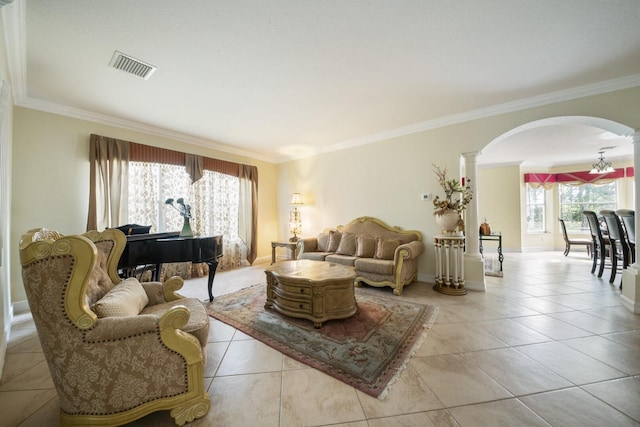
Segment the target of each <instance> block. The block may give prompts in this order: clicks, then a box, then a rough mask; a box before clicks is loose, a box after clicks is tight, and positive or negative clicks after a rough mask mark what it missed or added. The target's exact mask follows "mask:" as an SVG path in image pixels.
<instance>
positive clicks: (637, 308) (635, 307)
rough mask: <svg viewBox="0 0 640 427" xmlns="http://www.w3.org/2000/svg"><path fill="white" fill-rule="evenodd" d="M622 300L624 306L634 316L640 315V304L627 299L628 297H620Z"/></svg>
mask: <svg viewBox="0 0 640 427" xmlns="http://www.w3.org/2000/svg"><path fill="white" fill-rule="evenodd" d="M620 299H621V300H622V305H623V306H624V307H625V308H626V309H627V310H629V311H631V312H632V313H634V314H640V304H638V303H636V302H635V301H633V300H631V299H629V298H627V296H626V295H620Z"/></svg>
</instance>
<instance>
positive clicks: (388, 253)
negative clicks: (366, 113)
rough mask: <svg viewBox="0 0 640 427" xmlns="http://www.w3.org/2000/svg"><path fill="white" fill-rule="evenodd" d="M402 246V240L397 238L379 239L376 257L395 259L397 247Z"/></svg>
mask: <svg viewBox="0 0 640 427" xmlns="http://www.w3.org/2000/svg"><path fill="white" fill-rule="evenodd" d="M398 246H400V240H397V239H380V238H379V239H378V242H377V244H376V254H375V256H374V258H376V259H393V257H394V255H395V252H396V249H397V247H398Z"/></svg>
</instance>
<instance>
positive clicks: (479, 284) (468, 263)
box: [462, 151, 486, 291]
mask: <svg viewBox="0 0 640 427" xmlns="http://www.w3.org/2000/svg"><path fill="white" fill-rule="evenodd" d="M479 154H480V152H479V151H474V152H470V153H462V157H463V158H464V168H465V170H464V172H465V176H467V177H468V178H469V181H470V186H471V191H473V198H472V199H471V203H469V205H467V211H466V212H465V216H464V230H465V237H466V247H465V253H464V264H465V267H464V268H465V272H466V275H467V277H466V287H467V289H473V290H477V291H484V290H485V289H486V284H485V280H484V263H483V261H482V255H481V254H480V236H479V234H480V231H479V230H480V221H479V220H478V164H477V161H476V159H477V157H478V155H479Z"/></svg>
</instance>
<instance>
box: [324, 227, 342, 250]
mask: <svg viewBox="0 0 640 427" xmlns="http://www.w3.org/2000/svg"><path fill="white" fill-rule="evenodd" d="M341 238H342V233H341V232H339V231H335V230H331V231H330V232H329V247H328V248H327V252H335V251H337V250H338V246H340V239H341Z"/></svg>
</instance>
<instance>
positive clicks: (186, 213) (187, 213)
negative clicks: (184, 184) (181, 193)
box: [165, 197, 193, 219]
mask: <svg viewBox="0 0 640 427" xmlns="http://www.w3.org/2000/svg"><path fill="white" fill-rule="evenodd" d="M175 202H176V203H177V204H178V207H176V206H175V205H174V204H173V199H167V200H166V201H165V203H166V204H167V205H170V206H171V207H172V208H173V209H175V210H177V211H178V212H180V215H181V216H183V217H185V218H189V219H191V218H193V216H191V205H187V204H186V203H185V202H184V199H183V198H182V197H180V198H179V199H178V200H176V201H175Z"/></svg>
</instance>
